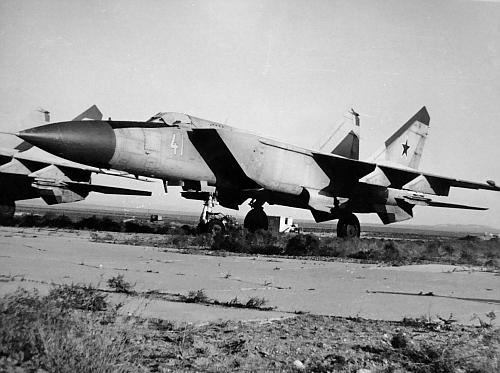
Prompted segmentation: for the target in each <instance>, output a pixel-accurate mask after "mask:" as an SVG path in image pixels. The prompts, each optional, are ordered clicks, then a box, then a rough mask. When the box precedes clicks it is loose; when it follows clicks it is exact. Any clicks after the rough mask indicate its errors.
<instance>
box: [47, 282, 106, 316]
mask: <svg viewBox="0 0 500 373" xmlns="http://www.w3.org/2000/svg"><path fill="white" fill-rule="evenodd" d="M106 298H107V296H106V295H103V294H102V293H101V292H100V291H99V290H98V289H97V288H95V287H94V286H93V285H92V284H88V285H85V284H71V285H57V284H53V285H52V287H51V288H50V290H49V294H48V295H47V297H45V300H47V301H48V302H51V303H53V305H54V306H55V307H58V308H60V309H65V308H72V309H79V310H84V311H92V312H95V311H105V310H106V309H107V307H108V302H107V299H106Z"/></svg>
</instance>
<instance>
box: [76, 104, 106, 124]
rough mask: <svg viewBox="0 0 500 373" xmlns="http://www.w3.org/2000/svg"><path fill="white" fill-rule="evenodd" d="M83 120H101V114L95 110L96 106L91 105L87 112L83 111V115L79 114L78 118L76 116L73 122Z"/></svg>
mask: <svg viewBox="0 0 500 373" xmlns="http://www.w3.org/2000/svg"><path fill="white" fill-rule="evenodd" d="M84 119H92V120H101V119H102V113H101V111H100V110H99V109H98V108H97V106H96V105H92V106H91V107H89V108H88V109H87V110H85V111H84V112H83V113H81V114H80V115H79V116H77V117H76V118H75V119H73V121H80V120H84Z"/></svg>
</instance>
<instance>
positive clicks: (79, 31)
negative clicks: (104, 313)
mask: <svg viewBox="0 0 500 373" xmlns="http://www.w3.org/2000/svg"><path fill="white" fill-rule="evenodd" d="M0 81H1V85H0V126H1V130H10V131H13V130H19V129H20V128H25V127H26V126H28V124H27V123H28V122H27V121H26V118H27V117H28V114H29V113H30V111H32V110H33V109H35V108H37V107H43V108H44V109H46V110H49V111H51V113H52V120H53V121H62V120H69V119H72V118H73V117H75V116H76V115H78V114H79V113H80V112H82V111H83V110H85V109H86V108H88V107H89V106H91V105H92V104H97V105H98V107H99V108H100V109H101V111H102V112H103V113H104V115H105V116H106V117H108V116H110V117H112V118H113V119H116V120H119V119H123V120H126V119H130V120H145V119H147V118H149V117H150V116H152V115H153V114H155V113H157V112H159V111H179V112H184V113H188V114H192V115H195V116H198V117H202V118H207V119H211V120H214V121H219V122H226V121H227V124H229V125H232V126H235V127H238V128H242V129H245V130H250V131H252V132H257V133H261V134H263V135H267V136H271V137H274V138H278V139H281V140H284V141H288V142H292V143H295V144H298V145H304V146H312V145H314V144H315V143H316V142H317V141H318V139H319V138H320V137H321V135H322V134H323V133H325V131H327V129H328V128H329V127H330V126H332V125H334V124H335V123H336V122H337V120H338V118H339V117H340V116H341V114H342V113H343V112H344V111H345V110H346V109H349V108H351V107H353V108H354V109H355V110H356V111H357V112H359V113H360V115H361V126H362V127H361V131H362V140H361V155H362V157H366V156H368V155H369V154H370V153H371V152H372V151H374V150H376V149H377V148H378V147H379V145H380V144H381V143H382V142H383V141H384V140H385V139H386V138H387V137H388V136H390V135H391V134H392V132H393V131H395V130H396V129H397V128H398V127H399V126H400V125H401V124H403V123H404V122H405V121H406V120H407V119H409V118H410V117H411V116H412V115H413V114H414V113H415V112H416V111H417V110H419V109H420V108H421V107H422V106H424V105H425V106H427V108H428V110H429V113H430V116H431V129H430V137H429V139H428V140H427V144H426V148H425V150H424V153H423V157H422V162H421V164H420V169H421V170H423V171H427V172H431V173H435V174H441V175H446V176H452V177H457V178H460V179H466V180H472V181H482V182H484V181H485V180H486V179H494V180H496V181H497V182H498V183H500V150H499V142H500V2H499V1H436V0H429V1H422V0H419V1H417V0H414V1H407V0H394V1H391V0H387V1H384V0H380V1H369V0H346V1H340V0H339V1H337V0H325V1H321V0H312V1H305V0H304V1H290V0H286V1H285V0H283V1H279V0H272V1H271V0H269V1H252V0H245V1H234V0H231V1H229V0H228V1H197V0H196V1H183V0H179V1H159V0H158V1H152V0H149V1H144V0H141V1H125V0H122V1H118V0H115V1H112V0H109V1H106V0H101V1H92V0H90V1H89V0H73V1H58V0H46V1H30V0H23V1H18V0H2V1H0ZM1 141H2V143H1V146H11V145H15V144H16V141H15V140H14V139H12V138H8V137H4V136H2V137H1ZM111 182H112V183H115V184H116V181H111ZM135 186H137V185H135ZM140 186H141V185H139V187H140ZM172 189H173V191H176V192H177V191H178V188H172ZM155 191H158V192H157V193H155V198H154V199H144V198H142V199H138V200H137V201H134V200H133V201H132V202H133V203H139V204H144V205H145V206H151V207H152V208H153V207H164V208H171V209H172V210H176V211H177V210H180V209H182V208H184V207H185V208H188V209H190V210H193V209H194V210H195V211H198V210H200V211H201V203H200V202H193V201H184V200H181V199H180V198H179V197H178V193H169V194H168V195H167V196H165V195H163V194H162V193H161V191H162V189H161V187H160V186H156V187H155ZM105 200H106V201H112V202H113V203H117V204H122V205H123V204H126V203H130V201H131V199H130V198H127V199H124V198H123V197H109V196H107V197H106V199H105ZM448 200H449V201H450V202H459V203H469V204H472V205H479V206H486V207H490V210H489V211H487V212H475V211H460V210H449V209H437V208H424V207H416V208H415V209H414V212H415V218H414V219H413V220H412V221H410V223H415V224H446V223H461V224H469V223H470V224H476V223H477V224H487V225H490V226H494V227H497V228H500V193H493V192H487V191H481V192H478V191H467V190H465V191H464V190H459V189H452V191H451V194H450V198H449V199H448ZM88 201H89V202H92V203H97V202H100V201H103V198H102V197H100V196H99V195H93V196H91V197H89V198H88ZM268 210H269V211H270V212H271V213H272V212H273V211H276V210H273V209H268ZM242 211H243V212H245V211H247V208H244V209H243V210H242ZM279 211H280V212H282V211H283V210H279ZM298 211H299V210H292V209H286V210H284V213H285V214H288V215H292V216H296V217H303V216H306V217H309V216H310V215H309V213H308V212H306V214H303V213H300V212H298ZM241 214H242V213H241V212H240V215H241ZM360 218H361V221H362V223H363V222H379V219H378V217H377V216H376V215H373V216H368V215H361V216H360Z"/></svg>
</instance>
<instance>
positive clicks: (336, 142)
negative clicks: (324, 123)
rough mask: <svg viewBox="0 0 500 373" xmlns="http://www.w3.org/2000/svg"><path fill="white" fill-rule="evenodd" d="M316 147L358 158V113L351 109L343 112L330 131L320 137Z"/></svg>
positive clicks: (324, 150)
mask: <svg viewBox="0 0 500 373" xmlns="http://www.w3.org/2000/svg"><path fill="white" fill-rule="evenodd" d="M316 148H318V149H319V150H321V151H323V152H327V153H332V154H335V155H340V156H342V157H346V158H351V159H359V114H358V113H356V112H355V111H354V110H353V109H351V110H350V111H347V112H345V113H344V115H343V117H342V119H341V120H340V121H339V122H337V125H336V126H335V127H334V128H333V129H332V130H331V132H329V133H327V134H325V135H324V136H323V137H322V138H321V140H320V141H319V142H318V144H317V146H316Z"/></svg>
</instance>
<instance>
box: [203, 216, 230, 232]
mask: <svg viewBox="0 0 500 373" xmlns="http://www.w3.org/2000/svg"><path fill="white" fill-rule="evenodd" d="M205 229H206V232H208V233H212V234H217V233H220V234H224V232H225V231H226V227H225V226H224V223H222V222H221V221H220V220H219V219H213V220H210V221H209V222H208V224H207V225H206V228H205Z"/></svg>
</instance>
